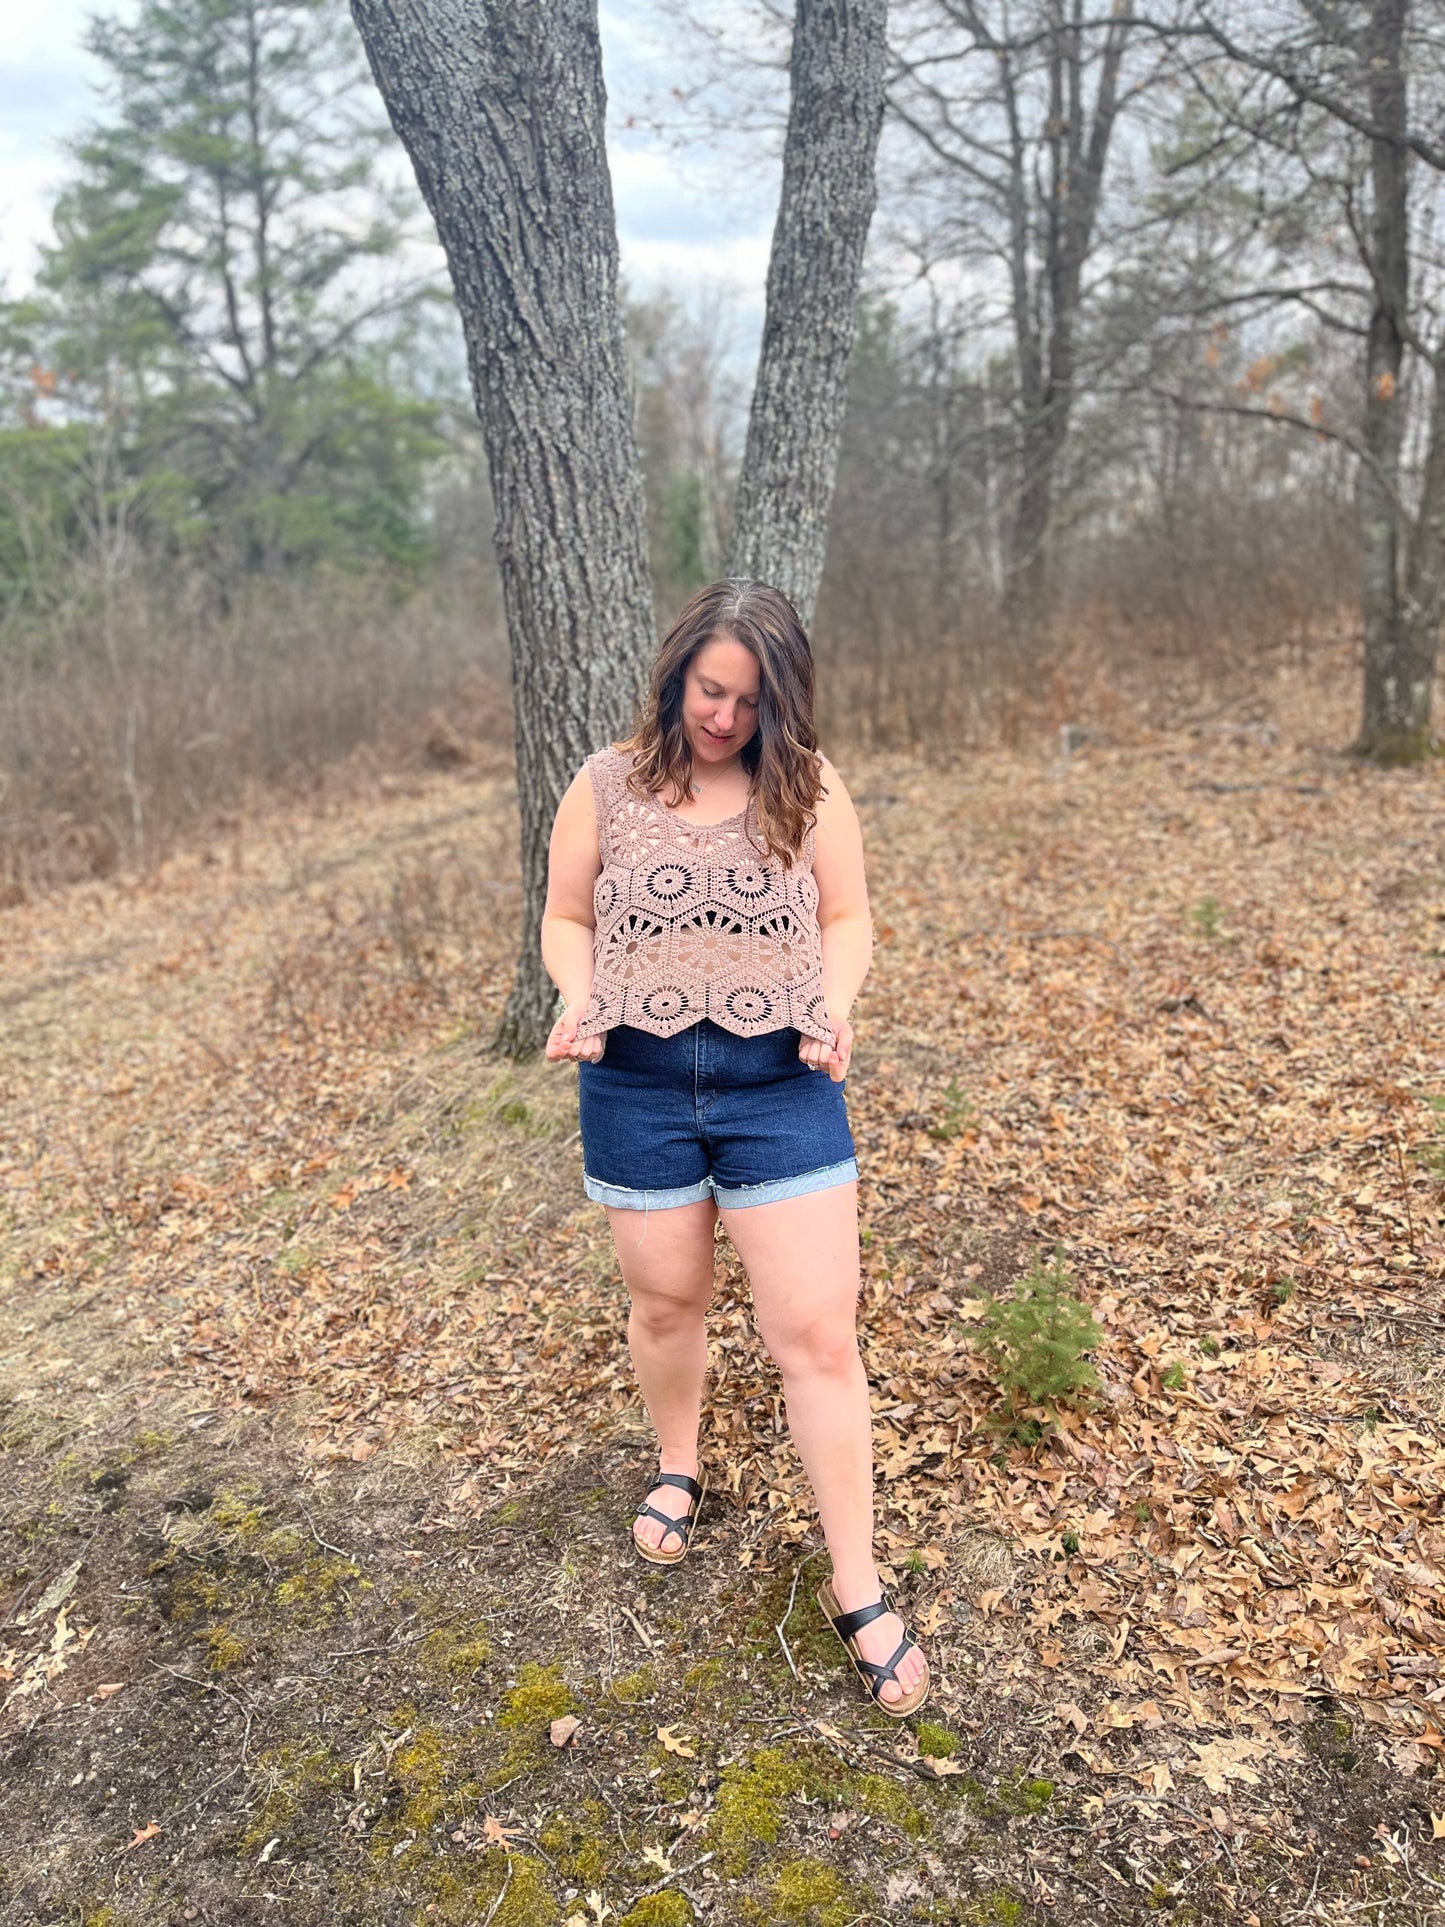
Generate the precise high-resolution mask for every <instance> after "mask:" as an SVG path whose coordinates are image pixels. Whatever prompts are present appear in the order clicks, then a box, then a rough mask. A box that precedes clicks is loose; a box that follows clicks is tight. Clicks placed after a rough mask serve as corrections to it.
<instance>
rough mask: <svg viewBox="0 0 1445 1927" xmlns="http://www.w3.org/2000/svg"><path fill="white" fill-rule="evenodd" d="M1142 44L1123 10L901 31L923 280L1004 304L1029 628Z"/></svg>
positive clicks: (1028, 8)
mask: <svg viewBox="0 0 1445 1927" xmlns="http://www.w3.org/2000/svg"><path fill="white" fill-rule="evenodd" d="M1130 34H1131V23H1130V20H1129V19H1128V17H1127V16H1126V15H1125V13H1124V12H1123V11H1122V10H1119V9H1116V10H1114V11H1113V12H1110V11H1108V10H1098V9H1092V8H1088V7H1086V6H1085V5H1084V4H1083V0H1023V4H1021V5H1004V4H997V3H996V0H912V4H911V5H909V6H908V7H907V8H906V9H904V10H903V12H902V14H901V17H900V19H899V20H898V22H897V23H896V26H895V30H894V41H895V68H894V71H893V73H892V75H891V76H890V81H889V91H888V98H889V107H890V110H891V111H892V113H893V115H894V116H895V118H896V120H897V122H898V123H899V125H900V126H901V127H902V128H904V129H906V130H907V132H908V133H909V134H910V135H911V136H912V148H913V152H912V164H911V166H910V168H909V171H908V175H907V179H906V186H905V194H906V197H907V205H906V206H905V207H903V208H900V210H899V212H900V214H901V217H902V218H901V221H900V227H901V228H903V229H905V230H906V229H907V228H908V227H909V226H912V227H913V228H914V229H915V231H916V238H915V241H914V246H915V250H916V252H917V254H918V256H919V258H920V261H921V262H922V263H923V264H924V265H925V266H926V267H930V268H932V267H936V266H937V265H938V264H939V263H940V262H949V261H951V262H953V263H956V264H961V265H963V266H965V267H968V268H972V269H974V270H977V269H979V268H983V269H984V270H985V271H987V270H989V269H996V270H997V271H998V275H999V280H1000V282H1001V284H1002V288H1003V289H1004V290H1005V291H1006V292H1005V303H1006V311H1007V316H1008V325H1009V330H1010V332H1011V335H1012V343H1013V372H1014V386H1015V412H1016V424H1015V429H1016V440H1017V461H1016V468H1017V474H1016V480H1015V485H1014V499H1013V513H1012V515H1011V517H1010V520H1009V529H1008V535H1007V551H1006V571H1007V595H1008V601H1009V602H1010V604H1011V605H1012V607H1013V610H1014V613H1015V615H1016V617H1018V618H1019V619H1020V620H1021V621H1030V620H1033V619H1036V618H1037V617H1038V616H1039V615H1040V614H1041V613H1042V611H1043V608H1044V604H1045V591H1046V580H1047V568H1048V541H1049V532H1050V524H1051V520H1052V517H1053V513H1054V506H1055V495H1056V489H1057V484H1058V478H1059V473H1060V465H1061V462H1062V459H1063V454H1064V449H1065V445H1066V443H1067V440H1068V436H1069V431H1070V427H1071V423H1072V420H1073V415H1074V408H1075V403H1076V401H1077V399H1078V396H1079V392H1080V372H1081V371H1080V333H1081V328H1082V326H1083V321H1084V308H1085V302H1086V298H1087V295H1088V286H1087V280H1086V270H1087V268H1088V267H1089V264H1090V261H1091V259H1092V258H1093V256H1094V255H1095V252H1096V250H1097V249H1098V246H1099V243H1100V224H1099V214H1100V206H1101V202H1102V199H1103V193H1104V183H1105V174H1106V170H1107V167H1108V164H1109V158H1110V152H1111V148H1112V146H1113V143H1114V139H1115V133H1116V129H1117V125H1118V122H1119V118H1120V115H1121V112H1122V111H1123V109H1124V107H1125V105H1126V102H1127V99H1128V89H1127V88H1126V87H1125V85H1124V63H1125V56H1126V53H1127V51H1128V49H1129V44H1130ZM1139 84H1141V85H1142V84H1143V81H1142V79H1141V81H1140V83H1139Z"/></svg>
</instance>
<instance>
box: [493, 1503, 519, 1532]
mask: <svg viewBox="0 0 1445 1927" xmlns="http://www.w3.org/2000/svg"><path fill="white" fill-rule="evenodd" d="M526 1516H527V1508H526V1506H525V1505H523V1503H522V1501H521V1500H520V1499H508V1500H507V1501H506V1502H505V1503H504V1504H502V1505H499V1506H498V1507H497V1509H496V1511H495V1512H494V1513H493V1514H492V1524H493V1525H498V1526H514V1525H517V1524H519V1523H520V1522H521V1520H523V1519H525V1518H526Z"/></svg>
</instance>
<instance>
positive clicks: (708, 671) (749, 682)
mask: <svg viewBox="0 0 1445 1927" xmlns="http://www.w3.org/2000/svg"><path fill="white" fill-rule="evenodd" d="M692 662H693V667H694V668H695V669H696V671H697V673H698V674H699V675H700V676H706V677H708V679H709V680H710V681H712V682H720V683H726V684H729V685H735V686H736V688H737V691H738V693H739V694H740V695H744V696H754V695H756V694H757V690H758V659H757V657H756V656H755V655H754V654H753V652H752V650H751V649H749V648H748V647H747V646H746V645H745V644H744V643H741V642H737V641H735V640H734V639H733V637H731V636H713V637H711V638H710V639H709V640H708V641H707V642H705V643H704V644H703V645H702V647H701V649H699V650H698V652H697V654H696V655H695V656H694V657H693V659H692Z"/></svg>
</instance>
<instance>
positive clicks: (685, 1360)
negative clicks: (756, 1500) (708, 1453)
mask: <svg viewBox="0 0 1445 1927" xmlns="http://www.w3.org/2000/svg"><path fill="white" fill-rule="evenodd" d="M607 1218H608V1222H609V1223H610V1224H611V1226H612V1240H613V1243H614V1244H615V1245H616V1246H617V1256H618V1260H619V1262H620V1264H621V1266H622V1276H623V1279H624V1281H625V1283H626V1285H627V1290H628V1293H629V1295H630V1297H631V1300H632V1310H631V1313H630V1315H629V1317H628V1320H627V1342H628V1346H629V1348H630V1350H631V1352H632V1368H633V1370H634V1371H635V1372H636V1374H637V1383H638V1386H639V1388H640V1390H641V1392H642V1402H643V1404H644V1405H646V1407H647V1412H648V1417H649V1418H650V1419H651V1420H652V1423H653V1427H654V1429H655V1431H656V1433H657V1445H658V1457H659V1462H660V1465H661V1469H662V1470H663V1471H664V1472H682V1473H685V1474H686V1475H687V1477H688V1478H691V1479H695V1478H696V1477H697V1426H698V1414H699V1410H700V1407H701V1404H702V1381H703V1375H704V1373H705V1372H706V1370H707V1327H706V1324H705V1314H706V1311H707V1307H708V1300H709V1299H710V1298H711V1297H712V1287H713V1226H714V1225H715V1224H716V1222H717V1206H716V1205H715V1204H714V1203H713V1201H712V1199H711V1198H703V1199H701V1200H700V1201H699V1202H698V1203H697V1204H683V1205H677V1206H675V1207H674V1208H673V1209H671V1210H668V1211H648V1212H646V1213H645V1214H644V1213H643V1212H641V1211H624V1210H619V1209H618V1208H617V1207H616V1206H615V1205H608V1206H607ZM644 1219H645V1222H644ZM648 1502H649V1504H651V1505H654V1506H656V1508H657V1510H658V1511H659V1512H661V1513H664V1514H666V1516H667V1517H668V1518H670V1519H678V1518H684V1517H686V1515H687V1514H688V1513H689V1512H690V1511H691V1510H692V1501H691V1500H690V1499H689V1498H688V1496H687V1494H686V1493H685V1492H683V1491H681V1490H679V1488H678V1487H677V1486H675V1485H664V1486H658V1487H654V1488H653V1490H652V1491H651V1492H650V1493H649V1494H648ZM633 1530H634V1532H635V1534H636V1536H637V1539H638V1540H639V1542H640V1543H641V1544H643V1545H645V1546H652V1547H661V1549H662V1550H663V1551H664V1552H676V1551H677V1549H678V1547H679V1546H680V1545H681V1543H682V1540H681V1535H680V1534H678V1533H675V1532H667V1531H666V1530H665V1529H664V1528H663V1527H662V1526H661V1525H659V1524H658V1522H657V1520H655V1519H641V1520H639V1521H638V1523H637V1525H636V1526H635V1527H634V1528H633Z"/></svg>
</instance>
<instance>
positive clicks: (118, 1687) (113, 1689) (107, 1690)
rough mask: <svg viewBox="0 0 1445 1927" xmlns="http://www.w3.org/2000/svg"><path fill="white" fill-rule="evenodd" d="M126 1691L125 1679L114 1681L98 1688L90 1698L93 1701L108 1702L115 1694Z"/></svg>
mask: <svg viewBox="0 0 1445 1927" xmlns="http://www.w3.org/2000/svg"><path fill="white" fill-rule="evenodd" d="M124 1689H125V1681H124V1680H123V1679H117V1680H112V1681H111V1682H110V1683H109V1684H108V1685H105V1686H97V1687H96V1689H95V1691H94V1692H93V1693H92V1694H91V1696H90V1697H91V1698H92V1699H93V1700H108V1699H110V1698H111V1697H112V1696H113V1695H114V1694H116V1693H119V1692H122V1691H124Z"/></svg>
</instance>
